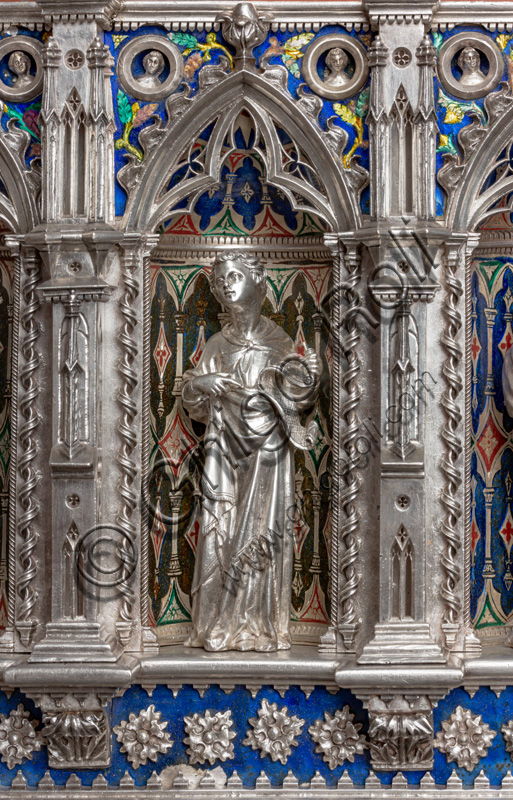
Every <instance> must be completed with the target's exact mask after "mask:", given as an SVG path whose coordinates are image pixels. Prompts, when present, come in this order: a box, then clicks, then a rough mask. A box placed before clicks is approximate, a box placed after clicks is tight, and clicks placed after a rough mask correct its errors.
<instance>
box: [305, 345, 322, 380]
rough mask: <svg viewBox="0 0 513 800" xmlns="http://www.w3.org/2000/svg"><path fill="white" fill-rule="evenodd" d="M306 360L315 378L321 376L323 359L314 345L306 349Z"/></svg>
mask: <svg viewBox="0 0 513 800" xmlns="http://www.w3.org/2000/svg"><path fill="white" fill-rule="evenodd" d="M304 360H305V362H306V365H307V367H308V370H309V371H310V372H311V373H312V375H313V377H314V378H315V379H317V378H319V377H320V375H321V373H322V363H321V359H320V358H319V356H318V355H317V353H316V352H315V350H314V349H313V348H312V347H309V348H308V350H307V351H306V353H305V356H304Z"/></svg>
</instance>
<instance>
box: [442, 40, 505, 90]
mask: <svg viewBox="0 0 513 800" xmlns="http://www.w3.org/2000/svg"><path fill="white" fill-rule="evenodd" d="M503 72H504V59H503V57H502V53H501V51H500V50H499V48H498V47H497V45H496V44H494V42H492V40H491V39H488V38H487V37H486V36H484V34H482V33H457V34H456V35H455V36H451V38H450V39H448V40H447V41H446V42H445V44H444V45H443V46H442V48H441V50H440V55H439V57H438V75H439V78H440V81H441V82H442V84H443V85H444V87H445V88H446V89H447V91H448V92H450V93H451V94H454V95H456V97H464V98H467V99H469V100H472V99H474V98H476V97H483V95H485V94H488V93H489V92H491V91H493V89H495V88H496V87H497V85H498V83H499V81H500V79H501V78H502V74H503Z"/></svg>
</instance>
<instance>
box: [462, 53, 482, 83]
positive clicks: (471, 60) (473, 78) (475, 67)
mask: <svg viewBox="0 0 513 800" xmlns="http://www.w3.org/2000/svg"><path fill="white" fill-rule="evenodd" d="M457 64H458V67H459V68H460V69H461V78H460V80H459V82H460V83H461V84H462V85H463V86H476V85H478V84H479V83H482V82H483V81H485V80H486V75H485V74H484V72H482V71H481V56H480V55H479V51H478V50H476V48H475V47H471V46H470V45H468V46H467V47H464V48H463V50H462V51H461V53H460V54H459V56H458V61H457Z"/></svg>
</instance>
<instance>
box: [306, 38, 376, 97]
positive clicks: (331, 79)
mask: <svg viewBox="0 0 513 800" xmlns="http://www.w3.org/2000/svg"><path fill="white" fill-rule="evenodd" d="M325 53H326V57H325V59H324V64H325V69H324V72H325V74H324V78H321V77H320V75H319V71H318V63H319V59H320V58H321V57H322V56H323V55H324V54H325ZM351 60H352V61H353V62H354V72H353V74H352V75H350V74H349V72H348V69H347V68H348V66H349V64H350V62H351ZM368 74H369V65H368V63H367V54H366V52H365V49H364V47H363V46H362V45H361V44H360V42H359V41H357V40H356V39H354V38H353V37H352V36H344V35H343V34H335V33H333V34H332V33H330V34H328V35H326V36H320V37H319V38H318V39H314V41H313V42H312V44H311V45H310V46H309V47H308V49H307V51H306V53H305V56H304V58H303V77H304V79H305V81H306V83H307V84H308V86H309V87H310V89H311V90H312V91H313V92H315V93H316V94H320V95H321V97H326V98H327V99H328V100H343V99H344V98H346V97H351V96H352V95H354V94H355V93H356V92H358V91H359V90H360V89H361V88H362V86H363V85H364V84H365V82H366V80H367V76H368Z"/></svg>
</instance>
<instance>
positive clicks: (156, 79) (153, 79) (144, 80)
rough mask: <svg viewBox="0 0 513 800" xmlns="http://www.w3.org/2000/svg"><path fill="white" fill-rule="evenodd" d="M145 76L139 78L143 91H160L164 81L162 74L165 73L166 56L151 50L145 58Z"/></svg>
mask: <svg viewBox="0 0 513 800" xmlns="http://www.w3.org/2000/svg"><path fill="white" fill-rule="evenodd" d="M142 63H143V68H144V75H142V76H141V77H140V78H137V79H136V80H137V83H138V84H139V86H140V87H141V88H143V89H160V87H161V86H162V81H161V80H160V76H161V74H162V73H163V72H164V67H165V66H166V62H165V61H164V56H163V55H162V53H159V51H158V50H151V51H150V52H149V53H146V55H145V56H144V58H143V62H142Z"/></svg>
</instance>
